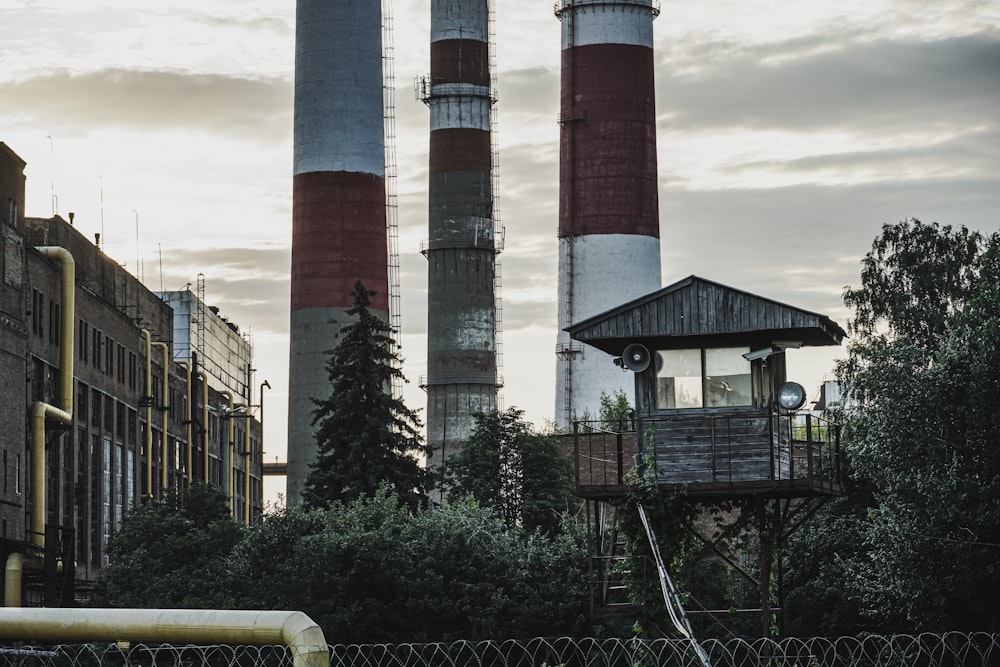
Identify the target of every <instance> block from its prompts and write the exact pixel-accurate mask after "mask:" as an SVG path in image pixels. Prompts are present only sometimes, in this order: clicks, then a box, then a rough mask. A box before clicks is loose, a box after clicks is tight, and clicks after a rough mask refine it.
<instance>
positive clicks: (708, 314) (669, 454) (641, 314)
mask: <svg viewBox="0 0 1000 667" xmlns="http://www.w3.org/2000/svg"><path fill="white" fill-rule="evenodd" d="M567 331H568V332H569V334H570V337H571V338H572V339H573V340H575V341H579V342H581V343H584V344H586V345H591V346H593V347H596V348H598V349H600V350H603V351H604V352H607V353H609V354H611V355H613V356H614V361H615V363H616V364H618V365H619V366H621V367H622V369H623V371H631V372H633V373H634V376H635V396H636V405H635V413H634V415H632V414H629V415H627V419H622V420H620V425H619V426H618V427H617V428H614V426H615V425H614V424H610V425H609V424H608V423H604V424H602V425H599V426H598V427H594V426H593V425H592V424H586V423H577V424H576V425H575V428H574V459H575V465H576V475H577V477H576V484H577V493H578V495H579V496H580V497H582V498H584V499H585V500H586V501H587V503H588V505H589V510H590V512H589V516H591V517H594V518H595V520H594V521H593V522H592V524H591V525H592V529H593V534H592V535H591V537H592V539H591V542H590V543H591V544H592V545H595V549H594V553H592V554H591V555H592V556H593V558H594V559H595V560H594V561H592V562H594V563H595V564H597V566H596V567H595V572H596V573H598V574H599V573H600V570H601V568H607V563H608V561H609V559H610V558H612V557H613V555H614V554H613V553H611V552H613V550H614V548H615V547H614V544H615V542H616V541H617V540H616V539H615V538H614V536H612V535H609V534H608V531H613V530H614V527H613V525H612V523H613V522H611V521H609V520H607V519H606V518H605V519H602V518H601V517H608V516H610V515H611V510H610V507H611V506H613V504H614V501H615V500H616V499H620V498H622V497H624V496H625V495H626V494H628V493H629V491H630V490H631V489H632V486H633V485H634V484H635V482H636V480H638V479H640V478H641V479H644V480H646V481H650V480H653V481H655V483H656V485H657V486H658V487H659V489H660V490H661V492H664V493H671V494H682V495H683V498H684V500H685V502H692V503H705V504H709V503H713V502H718V501H726V500H738V501H742V505H743V506H744V507H752V508H754V509H755V511H756V514H757V517H756V519H757V521H758V524H759V529H760V532H761V535H762V536H763V535H769V536H770V538H771V539H760V545H761V546H760V554H759V570H758V580H757V581H755V583H756V584H757V585H759V586H760V608H759V609H757V610H753V611H759V612H760V613H761V618H762V632H763V633H764V634H767V632H768V628H769V627H770V625H771V615H772V613H773V612H776V611H778V610H780V606H781V605H780V601H781V594H780V590H777V591H776V590H775V589H774V587H773V586H772V585H771V583H770V582H771V580H772V578H773V577H772V576H771V575H772V569H771V568H772V565H773V563H774V562H775V549H776V547H775V546H774V545H778V546H780V543H781V540H782V539H783V538H784V537H786V536H787V534H788V532H789V531H790V530H791V529H793V528H794V526H796V525H797V522H798V521H799V520H800V519H801V518H802V517H803V516H806V515H807V513H809V512H812V511H814V510H815V508H816V506H817V499H819V500H820V501H821V500H822V499H825V498H829V497H831V496H834V495H837V494H839V493H840V481H841V480H840V437H839V428H838V427H837V425H836V424H833V423H830V422H828V421H826V420H824V419H823V418H822V417H820V416H817V415H815V414H813V413H810V412H803V411H801V410H800V408H801V407H802V406H803V404H804V402H805V398H806V396H805V390H804V389H803V388H802V386H801V385H799V384H797V383H794V382H788V381H787V380H788V378H787V377H786V364H785V355H786V351H787V350H793V349H797V348H801V347H808V346H820V345H839V344H840V343H841V341H842V340H843V338H844V337H845V335H846V334H845V333H844V331H843V329H841V328H840V326H838V325H837V324H836V323H835V322H833V321H832V320H830V319H829V318H828V317H826V316H824V315H820V314H817V313H812V312H809V311H805V310H801V309H799V308H795V307H793V306H790V305H787V304H783V303H779V302H777V301H774V300H772V299H768V298H765V297H761V296H757V295H755V294H751V293H749V292H745V291H743V290H739V289H735V288H732V287H728V286H726V285H722V284H719V283H716V282H713V281H711V280H706V279H705V278H700V277H698V276H689V277H687V278H685V279H683V280H680V281H678V282H676V283H674V284H672V285H669V286H667V287H664V288H662V289H660V290H658V291H655V292H652V293H650V294H647V295H645V296H642V297H639V298H637V299H634V300H632V301H629V302H627V303H625V304H622V305H620V306H618V307H616V308H613V309H611V310H608V311H606V312H604V313H601V314H599V315H595V316H593V317H591V318H589V319H587V320H584V321H581V322H578V323H577V324H574V325H573V326H571V327H568V328H567ZM623 417H625V416H623ZM626 424H627V426H626ZM609 426H611V428H609ZM662 539H670V536H662ZM705 542H706V550H708V551H712V550H713V545H712V544H711V543H710V541H709V540H707V539H706V540H705ZM715 551H717V550H715ZM716 555H717V556H718V557H722V558H725V555H724V554H721V553H717V554H716ZM779 566H780V565H779ZM748 577H749V575H748ZM750 578H751V579H753V578H752V577H750ZM774 578H777V579H780V577H774ZM600 579H601V577H600V576H598V577H596V578H595V581H598V580H600ZM593 592H594V611H595V613H597V614H598V615H600V613H601V612H611V611H612V608H611V607H610V606H609V604H608V603H609V599H608V597H607V593H608V588H607V585H606V584H604V585H602V584H595V586H594V589H593ZM705 611H706V612H708V611H711V610H705ZM715 611H717V612H719V613H726V612H724V611H722V610H715ZM747 611H751V610H747Z"/></svg>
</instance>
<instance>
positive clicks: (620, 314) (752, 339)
mask: <svg viewBox="0 0 1000 667" xmlns="http://www.w3.org/2000/svg"><path fill="white" fill-rule="evenodd" d="M566 331H568V332H569V334H570V337H571V338H573V339H574V340H578V341H580V342H583V343H587V344H589V345H593V346H594V347H597V348H599V349H601V350H604V351H605V352H608V353H610V354H615V355H619V354H621V353H622V351H623V350H624V348H625V346H626V345H628V344H629V343H643V344H644V345H646V346H647V347H651V348H653V349H673V348H681V347H701V346H705V345H711V344H719V345H722V344H727V345H735V344H750V345H768V344H770V343H772V342H774V341H795V342H801V343H802V344H803V345H805V346H818V345H840V342H841V341H842V340H843V339H844V337H845V336H846V335H847V334H846V333H844V330H843V329H841V328H840V326H839V325H838V324H837V323H836V322H834V321H833V320H831V319H830V318H828V317H827V316H825V315H820V314H818V313H812V312H809V311H807V310H802V309H800V308H795V307H794V306H789V305H787V304H784V303H780V302H778V301H774V300H773V299H767V298H765V297H762V296H757V295H756V294H751V293H750V292H745V291H743V290H739V289H735V288H733V287H728V286H726V285H722V284H720V283H717V282H714V281H711V280H707V279H705V278H700V277H698V276H693V275H692V276H688V277H687V278H684V279H683V280H679V281H677V282H676V283H674V284H672V285H668V286H667V287H663V288H661V289H659V290H657V291H655V292H651V293H650V294H647V295H645V296H641V297H639V298H637V299H633V300H632V301H629V302H627V303H624V304H622V305H620V306H617V307H616V308H612V309H611V310H608V311H605V312H603V313H600V314H598V315H594V316H593V317H589V318H587V319H585V320H582V321H580V322H577V323H576V324H574V325H572V326H570V327H567V328H566Z"/></svg>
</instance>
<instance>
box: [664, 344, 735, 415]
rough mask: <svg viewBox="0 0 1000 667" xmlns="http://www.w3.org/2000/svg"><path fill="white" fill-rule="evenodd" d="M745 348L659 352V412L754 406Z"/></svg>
mask: <svg viewBox="0 0 1000 667" xmlns="http://www.w3.org/2000/svg"><path fill="white" fill-rule="evenodd" d="M749 351H750V348H748V347H714V348H704V349H682V350H659V351H658V352H657V353H656V407H657V408H658V409H661V410H663V409H666V410H671V409H683V408H718V407H734V406H748V405H752V404H753V395H752V391H751V382H750V362H749V361H747V360H746V358H745V357H744V356H743V355H744V354H747V353H748V352H749Z"/></svg>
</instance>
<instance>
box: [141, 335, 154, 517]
mask: <svg viewBox="0 0 1000 667" xmlns="http://www.w3.org/2000/svg"><path fill="white" fill-rule="evenodd" d="M141 331H142V340H143V346H144V349H145V351H146V388H145V391H144V393H143V395H142V400H143V401H144V402H145V403H146V498H148V499H152V498H153V358H152V350H151V348H152V342H151V338H150V335H149V331H147V330H146V329H142V330H141Z"/></svg>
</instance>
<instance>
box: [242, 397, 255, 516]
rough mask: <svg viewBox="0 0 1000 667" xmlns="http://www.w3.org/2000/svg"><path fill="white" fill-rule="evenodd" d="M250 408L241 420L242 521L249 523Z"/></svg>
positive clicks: (251, 458) (251, 457)
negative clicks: (242, 420) (245, 416)
mask: <svg viewBox="0 0 1000 667" xmlns="http://www.w3.org/2000/svg"><path fill="white" fill-rule="evenodd" d="M250 424H251V421H250V408H249V406H247V418H246V420H245V421H244V422H243V523H244V524H246V525H248V526H249V525H250V462H251V461H252V460H253V456H252V455H251V452H250Z"/></svg>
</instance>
